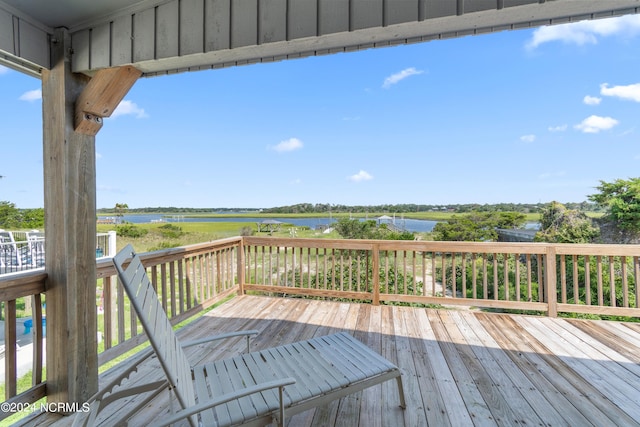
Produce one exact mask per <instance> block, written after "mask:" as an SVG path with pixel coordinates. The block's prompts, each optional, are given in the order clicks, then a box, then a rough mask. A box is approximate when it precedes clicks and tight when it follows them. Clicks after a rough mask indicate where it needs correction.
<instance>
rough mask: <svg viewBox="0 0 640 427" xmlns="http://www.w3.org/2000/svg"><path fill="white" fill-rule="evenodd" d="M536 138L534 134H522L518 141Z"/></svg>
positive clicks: (531, 140) (528, 140)
mask: <svg viewBox="0 0 640 427" xmlns="http://www.w3.org/2000/svg"><path fill="white" fill-rule="evenodd" d="M535 140H536V136H535V135H522V136H521V137H520V141H522V142H533V141H535Z"/></svg>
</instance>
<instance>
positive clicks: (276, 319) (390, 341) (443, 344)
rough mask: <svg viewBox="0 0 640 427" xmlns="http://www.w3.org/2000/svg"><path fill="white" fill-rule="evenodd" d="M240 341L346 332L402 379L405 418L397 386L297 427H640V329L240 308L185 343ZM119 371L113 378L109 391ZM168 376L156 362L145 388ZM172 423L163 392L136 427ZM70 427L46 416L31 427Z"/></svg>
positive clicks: (322, 306)
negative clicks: (227, 336)
mask: <svg viewBox="0 0 640 427" xmlns="http://www.w3.org/2000/svg"><path fill="white" fill-rule="evenodd" d="M238 329H258V330H260V331H261V333H260V335H259V336H258V337H256V338H255V339H254V340H253V341H252V348H253V349H260V348H266V347H271V346H275V345H279V344H284V343H289V342H292V341H297V340H302V339H308V338H311V337H314V336H319V335H324V334H328V333H333V332H339V331H347V332H349V333H351V334H353V335H354V336H355V337H356V338H358V339H360V340H361V341H363V342H364V343H365V344H366V345H368V346H370V347H371V348H373V349H375V350H376V351H378V352H379V353H380V354H382V355H383V356H384V357H386V358H387V359H389V360H391V361H392V362H394V363H395V364H397V365H398V366H399V367H400V368H401V370H402V372H403V381H404V385H405V391H406V395H407V396H406V397H407V409H406V410H404V411H403V410H402V409H400V408H399V407H398V401H397V400H398V397H397V389H396V388H395V383H394V382H387V383H385V384H382V385H379V386H376V387H372V388H370V389H367V390H365V391H363V392H361V393H357V394H354V395H351V396H347V397H345V398H343V399H340V400H338V401H334V402H332V403H331V404H328V405H326V406H324V407H319V408H316V409H314V410H310V411H307V412H305V413H302V414H299V415H296V416H294V417H291V418H290V419H289V420H288V425H289V426H296V427H297V426H340V425H344V426H356V425H363V426H375V425H379V426H394V427H395V426H407V427H415V426H426V425H437V426H447V425H451V426H467V425H476V426H485V425H486V426H493V425H550V426H555V425H570V426H576V425H580V426H587V425H595V426H602V425H625V426H640V423H639V422H638V421H637V420H640V351H638V350H639V349H640V324H632V323H620V322H605V321H588V320H567V319H552V318H544V317H533V316H520V315H505V314H493V313H491V314H490V313H482V312H473V311H457V310H456V311H454V310H433V309H419V308H409V307H393V306H371V305H364V304H363V305H360V304H350V303H338V302H324V301H312V300H306V299H287V298H270V297H256V296H241V297H236V298H234V299H233V300H231V301H230V302H228V303H226V304H224V305H222V306H220V307H218V308H216V309H214V310H212V311H210V312H209V313H207V314H206V315H205V316H203V317H201V318H200V319H198V320H196V321H194V322H193V323H191V324H190V325H188V326H187V327H185V328H183V329H182V330H181V331H180V332H179V336H180V338H181V339H184V340H194V339H198V338H201V337H203V336H207V335H211V334H217V333H222V332H228V331H233V330H238ZM244 345H245V342H244V341H243V340H242V339H241V338H238V339H233V340H230V341H228V342H227V345H226V346H217V347H214V348H213V349H211V348H207V347H205V346H198V347H195V348H193V349H190V350H189V351H187V354H188V356H189V357H190V360H191V361H192V363H193V364H196V363H201V362H203V361H206V360H211V359H218V358H224V357H228V356H231V355H233V354H236V353H238V352H240V351H242V348H243V346H244ZM119 369H120V367H115V368H113V369H111V370H110V371H108V372H106V373H105V374H103V375H102V376H101V379H100V380H101V384H103V383H105V382H107V381H108V380H109V379H110V378H111V377H113V376H114V375H115V374H116V373H117V372H118V370H119ZM160 375H161V370H160V369H159V365H158V363H157V360H155V359H151V360H149V361H147V362H145V364H144V366H142V367H141V369H140V370H139V374H138V375H137V377H136V378H143V379H144V380H145V381H149V380H153V379H154V377H158V378H160ZM123 404H124V405H129V404H131V402H124V403H117V404H114V405H112V406H113V407H112V411H113V412H114V413H115V412H117V411H118V410H119V409H120V408H121V407H122V406H121V405H123ZM169 412H170V407H169V402H168V394H167V393H166V392H163V393H161V394H160V395H159V396H158V397H157V398H155V399H154V400H152V401H151V402H150V403H148V404H147V405H146V406H145V407H144V409H143V410H141V411H140V412H139V413H138V414H136V415H134V416H133V417H132V418H131V419H130V425H134V426H138V425H147V424H148V423H150V422H151V421H153V420H157V419H159V418H161V417H163V416H165V415H166V414H167V413H169ZM72 422H73V417H60V416H59V415H54V414H39V415H38V416H35V417H31V418H30V420H29V421H28V422H26V423H24V425H27V426H47V425H53V426H56V427H58V426H70V425H71V424H72ZM99 425H110V424H109V420H108V419H107V420H106V421H104V422H103V423H101V424H99Z"/></svg>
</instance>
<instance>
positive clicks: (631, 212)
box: [589, 178, 640, 233]
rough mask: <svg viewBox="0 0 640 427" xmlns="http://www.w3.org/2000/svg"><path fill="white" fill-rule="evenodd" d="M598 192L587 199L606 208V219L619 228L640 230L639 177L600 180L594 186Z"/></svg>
mask: <svg viewBox="0 0 640 427" xmlns="http://www.w3.org/2000/svg"><path fill="white" fill-rule="evenodd" d="M596 188H597V189H598V191H600V193H598V194H592V195H590V196H589V200H591V201H593V202H596V203H598V204H599V205H600V206H604V207H606V208H607V215H606V217H605V218H606V219H607V220H609V221H611V222H614V223H615V224H616V225H617V226H618V228H620V229H621V230H626V231H631V232H635V233H638V232H640V178H629V179H628V180H624V179H617V180H615V181H614V182H605V181H600V185H599V186H598V187H596Z"/></svg>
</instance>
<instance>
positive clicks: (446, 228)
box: [433, 212, 526, 242]
mask: <svg viewBox="0 0 640 427" xmlns="http://www.w3.org/2000/svg"><path fill="white" fill-rule="evenodd" d="M525 221H526V216H525V215H524V214H522V213H519V212H472V213H469V214H465V215H453V216H452V217H451V218H450V219H448V220H447V222H439V223H437V224H436V226H435V227H434V228H433V236H434V239H435V240H446V241H460V242H481V241H489V240H497V238H498V233H497V232H496V228H518V227H520V226H522V225H523V224H524V223H525Z"/></svg>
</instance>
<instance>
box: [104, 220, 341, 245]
mask: <svg viewBox="0 0 640 427" xmlns="http://www.w3.org/2000/svg"><path fill="white" fill-rule="evenodd" d="M169 224H171V225H172V226H175V227H178V228H180V231H181V233H178V234H179V235H176V236H173V235H172V236H169V237H168V236H167V234H166V232H165V230H166V229H165V228H163V227H166V225H167V223H142V224H133V226H135V227H138V228H140V229H144V230H147V231H148V233H147V234H146V235H145V236H143V237H135V238H133V237H127V236H121V235H118V239H117V250H120V249H122V248H123V247H125V246H126V245H127V244H128V243H131V244H132V245H133V247H134V248H135V249H136V251H138V252H149V251H154V250H158V249H163V248H170V247H176V246H185V245H191V244H194V243H202V242H210V241H213V240H218V239H223V238H225V237H233V236H239V235H241V234H242V231H243V228H245V227H250V228H251V229H252V230H253V233H254V235H258V231H257V226H256V224H254V223H252V222H233V221H230V222H181V223H169ZM97 228H98V232H99V233H106V232H107V231H110V230H114V229H116V226H114V225H112V224H98V226H97ZM172 234H174V233H172ZM259 235H264V236H268V235H269V233H259ZM272 236H276V237H294V236H295V237H306V238H317V239H320V238H334V239H338V238H340V235H339V234H338V233H336V232H335V231H334V232H331V233H327V234H325V233H322V232H320V231H316V230H310V229H308V228H306V227H298V226H293V225H291V224H282V226H281V227H280V230H279V231H276V232H274V233H273V234H272Z"/></svg>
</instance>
